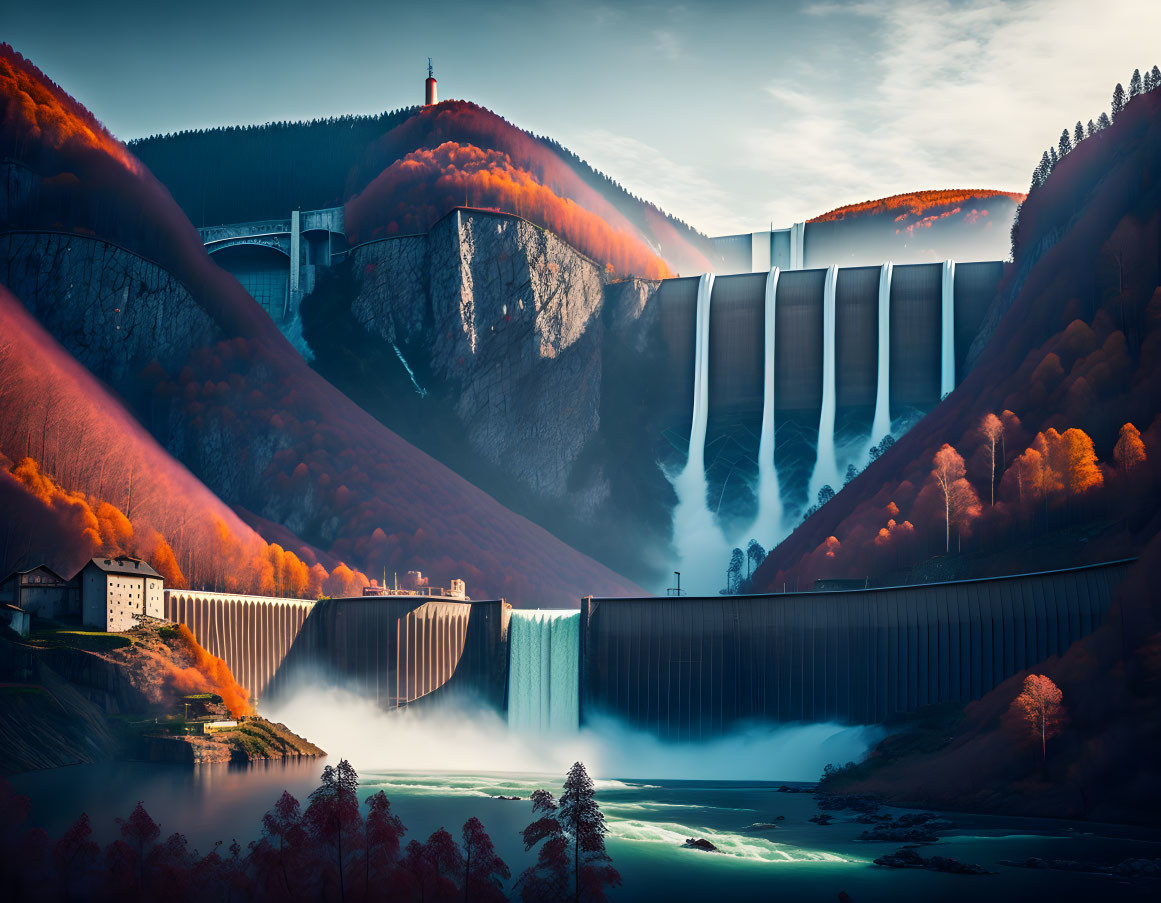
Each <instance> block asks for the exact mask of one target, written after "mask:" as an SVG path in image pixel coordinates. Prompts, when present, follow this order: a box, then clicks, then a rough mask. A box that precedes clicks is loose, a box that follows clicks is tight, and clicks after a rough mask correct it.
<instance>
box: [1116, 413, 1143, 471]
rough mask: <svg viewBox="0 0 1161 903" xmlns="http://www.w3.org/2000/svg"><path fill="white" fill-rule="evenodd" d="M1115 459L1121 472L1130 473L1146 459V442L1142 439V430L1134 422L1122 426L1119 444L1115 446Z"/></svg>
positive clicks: (1118, 437) (1118, 438) (1118, 439)
mask: <svg viewBox="0 0 1161 903" xmlns="http://www.w3.org/2000/svg"><path fill="white" fill-rule="evenodd" d="M1113 460H1114V461H1116V462H1117V468H1118V469H1119V470H1120V471H1121V473H1128V472H1129V471H1131V470H1132V469H1133V468H1134V467H1136V466H1137V465H1138V464H1142V463H1144V461H1145V443H1144V442H1143V441H1142V440H1141V431H1140V430H1139V429H1137V428H1136V427H1135V426H1133V424H1131V423H1126V424H1125V425H1124V426H1122V427H1121V432H1120V435H1119V436H1117V444H1116V445H1115V446H1114V447H1113Z"/></svg>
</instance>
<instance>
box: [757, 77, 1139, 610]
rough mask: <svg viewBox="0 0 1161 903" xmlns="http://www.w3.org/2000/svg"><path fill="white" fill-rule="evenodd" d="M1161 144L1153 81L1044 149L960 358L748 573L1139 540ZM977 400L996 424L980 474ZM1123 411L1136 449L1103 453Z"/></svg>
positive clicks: (888, 575)
mask: <svg viewBox="0 0 1161 903" xmlns="http://www.w3.org/2000/svg"><path fill="white" fill-rule="evenodd" d="M1159 154H1161V92H1159V91H1154V92H1151V93H1149V94H1146V95H1143V96H1141V97H1138V98H1137V99H1135V100H1133V101H1132V102H1131V103H1130V104H1129V105H1128V107H1127V108H1126V109H1125V111H1124V112H1123V113H1122V114H1121V115H1120V116H1118V118H1117V120H1116V122H1115V124H1114V125H1113V127H1112V128H1109V129H1106V130H1105V131H1102V132H1099V133H1097V134H1096V135H1094V136H1092V137H1090V138H1088V139H1086V140H1085V141H1083V142H1082V143H1081V144H1080V145H1079V146H1078V147H1077V148H1076V149H1074V150H1073V151H1072V152H1071V153H1070V154H1069V155H1068V156H1067V157H1065V158H1064V159H1063V160H1062V161H1061V162H1060V164H1059V165H1058V166H1057V167H1056V169H1055V170H1054V171H1053V173H1052V176H1051V177H1050V178H1049V180H1048V182H1047V183H1046V184H1045V185H1044V186H1043V187H1041V188H1039V189H1037V190H1036V191H1035V192H1034V193H1033V194H1032V195H1031V196H1030V197H1029V198H1028V200H1027V201H1026V202H1025V204H1024V206H1023V207H1022V208H1021V211H1020V220H1019V227H1018V230H1017V232H1016V239H1017V252H1016V259H1015V263H1014V265H1013V267H1012V268H1011V269H1010V271H1009V272H1008V275H1007V276H1006V277H1005V282H1004V283H1002V285H1001V288H1000V291H999V295H998V298H997V301H996V302H995V306H994V310H993V311H992V313H991V315H990V316H991V320H992V322H994V323H996V324H997V325H996V326H995V328H994V334H992V337H991V341H990V343H988V344H987V345H986V347H984V348H983V349H982V351H981V352H980V353H979V357H978V362H977V363H976V365H975V367H974V369H973V370H972V372H971V373H970V374H969V375H968V376H967V377H966V378H965V380H964V381H963V382H962V383H961V385H960V386H959V387H958V388H957V389H956V390H955V391H954V392H953V393H952V394H951V395H950V396H949V397H948V398H947V399H945V400H944V401H943V402H942V403H941V404H940V405H938V406H937V407H936V408H935V410H934V411H932V413H931V414H929V415H928V416H927V417H926V418H924V420H923V421H921V422H920V423H919V424H918V425H917V426H916V427H914V428H913V429H912V430H911V431H910V432H909V433H907V434H906V435H905V436H904V437H903V438H902V439H901V440H900V441H899V442H898V443H896V444H895V445H894V446H893V447H892V448H891V449H890V450H889V451H887V452H886V453H885V454H884V455H882V457H881V458H879V460H877V461H875V462H874V463H872V464H871V466H870V467H868V468H867V470H866V471H864V472H863V473H862V474H860V475H859V476H858V477H857V478H856V479H855V480H854V481H852V482H851V483H849V484H848V485H847V486H846V487H845V488H844V489H843V490H842V491H841V492H840V493H839V494H838V496H837V497H836V498H835V499H834V500H833V501H831V502H829V503H827V504H826V505H824V506H823V507H822V508H821V510H819V511H818V513H816V514H815V515H814V516H812V517H811V518H810V519H809V520H807V521H806V523H804V524H803V525H802V526H801V527H799V528H798V529H797V530H796V531H795V532H794V533H793V534H792V535H791V536H790V537H789V538H788V539H787V540H786V541H785V542H784V543H783V544H782V545H781V546H779V547H778V548H777V549H776V550H775V551H774V552H773V553H772V554H771V556H770V558H769V559H767V562H766V563H765V564H764V565H763V566H762V568H760V569H759V571H758V573H757V574H756V577H755V581H754V585H755V587H761V588H768V589H774V588H781V587H782V585H783V583H784V582H785V583H787V584H788V585H790V586H796V585H797V586H799V587H801V588H806V587H808V586H809V585H810V583H811V581H813V580H814V579H816V578H818V577H857V578H860V579H862V578H869V579H870V580H871V581H872V583H875V582H884V581H886V582H892V581H896V580H911V579H918V580H927V579H938V578H940V577H951V576H975V575H976V574H978V573H1004V572H1009V573H1010V572H1014V571H1029V570H1036V569H1038V568H1045V567H1053V566H1057V565H1060V566H1064V565H1068V564H1079V563H1082V562H1087V561H1096V560H1101V559H1102V558H1119V557H1124V556H1125V555H1126V554H1132V553H1134V552H1135V551H1137V550H1139V549H1141V548H1142V547H1143V546H1144V543H1145V542H1147V541H1148V538H1149V537H1150V536H1151V535H1152V533H1153V532H1155V531H1156V529H1157V526H1158V524H1157V516H1156V513H1157V501H1158V499H1157V495H1156V491H1157V490H1156V487H1157V485H1158V481H1157V474H1158V463H1159V462H1161V420H1159V419H1158V415H1159V413H1161V366H1159V365H1161V291H1159V290H1158V286H1159V285H1161V254H1159V253H1158V248H1159V247H1161V184H1159V182H1158V179H1157V171H1156V160H1157V158H1158V155H1159ZM988 414H992V415H995V416H996V417H997V418H998V419H999V420H1000V421H1001V425H1002V429H1001V431H1000V432H999V433H998V435H997V445H996V458H995V462H996V463H995V470H994V471H993V470H992V466H991V446H990V443H989V442H988V441H987V440H986V439H985V436H984V434H983V432H982V431H981V426H982V424H983V421H984V418H985V416H986V415H988ZM1126 424H1130V425H1132V426H1133V428H1134V429H1136V430H1138V431H1139V432H1140V434H1141V435H1142V437H1143V449H1144V451H1143V453H1144V454H1145V459H1144V460H1143V461H1140V462H1134V461H1128V460H1126V459H1124V458H1123V457H1122V455H1121V454H1119V453H1118V452H1117V451H1116V449H1117V447H1118V443H1119V442H1122V436H1123V432H1122V428H1123V427H1125V425H1126ZM1126 429H1127V428H1126ZM1126 441H1128V440H1126ZM945 443H947V444H948V445H950V446H951V447H952V454H953V455H956V456H958V457H960V458H962V459H963V463H962V464H961V465H960V466H961V468H962V470H963V473H962V474H960V480H961V481H962V482H959V481H956V480H955V479H954V478H953V480H952V482H953V483H954V485H955V490H954V491H953V492H952V493H951V495H952V499H951V502H952V504H951V517H950V518H949V519H950V521H951V523H950V524H947V523H945V521H946V520H948V518H945V505H944V499H943V496H942V493H941V491H940V490H939V486H938V483H937V481H936V480H935V478H934V476H933V468H934V467H935V466H936V461H935V459H936V454H937V452H939V450H940V449H941V447H942V446H943V445H944V444H945ZM1121 448H1122V450H1123V449H1124V446H1123V445H1122V446H1121ZM946 457H947V458H948V460H951V456H946ZM1100 462H1109V463H1108V464H1105V463H1100ZM1110 464H1111V465H1112V466H1110ZM1138 465H1139V466H1138ZM993 488H994V492H995V496H994V499H995V501H994V504H993V502H992V491H993ZM957 493H960V497H958V498H957V497H956V494H957ZM973 499H974V502H973ZM904 525H906V527H907V529H906V530H904V529H902V527H903V526H904ZM949 546H950V549H949V548H948V547H949ZM957 550H958V554H957Z"/></svg>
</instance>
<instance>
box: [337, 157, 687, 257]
mask: <svg viewBox="0 0 1161 903" xmlns="http://www.w3.org/2000/svg"><path fill="white" fill-rule="evenodd" d="M457 206H464V207H473V208H480V209H484V210H494V211H499V212H502V213H513V214H516V215H517V216H521V217H523V218H525V219H527V220H530V221H532V222H534V223H536V224H537V225H539V226H542V227H543V228H545V229H548V230H550V231H552V232H555V233H556V234H557V235H559V236H560V237H561V238H563V239H564V240H565V241H566V242H568V243H569V244H571V245H573V246H574V247H576V248H577V249H578V250H579V251H581V252H582V253H584V254H587V255H588V256H590V257H592V258H593V259H594V260H598V261H600V262H602V263H606V264H609V265H611V266H612V267H613V269H614V270H615V271H616V272H617V273H620V274H622V275H637V276H644V277H646V278H649V279H662V278H665V277H667V276H671V275H673V274H672V273H671V272H670V270H669V267H668V266H666V264H665V261H663V260H662V259H661V258H660V257H658V256H657V255H656V254H654V253H653V252H652V251H651V250H650V249H649V247H648V246H647V245H646V244H645V243H644V242H643V241H642V240H641V239H640V238H639V237H637V236H636V235H635V234H633V233H632V232H631V231H630V229H629V228H628V226H627V225H626V226H625V227H622V228H617V227H614V226H613V225H611V224H610V223H609V222H608V221H606V220H605V219H604V218H603V217H602V216H600V215H599V214H597V213H594V212H592V211H590V210H588V209H586V208H585V207H583V206H581V205H580V204H579V203H577V202H576V201H574V200H572V199H571V198H567V197H561V196H560V195H558V194H557V193H556V192H555V191H553V190H552V189H551V188H549V187H547V186H545V185H544V184H542V183H541V182H540V181H538V180H537V178H536V176H535V175H534V174H533V173H531V172H529V171H528V170H527V169H525V168H523V167H522V166H520V165H518V164H516V163H515V162H514V161H513V160H512V158H511V157H510V156H509V155H508V154H506V153H503V152H500V151H496V150H485V149H482V148H479V147H476V146H475V145H472V144H460V143H457V142H453V141H446V142H444V143H443V144H440V145H439V146H438V147H435V148H431V149H427V148H420V149H418V150H415V151H413V152H411V153H409V154H407V155H406V156H405V157H403V158H402V159H401V160H397V161H395V162H394V163H392V164H391V165H390V166H388V167H387V168H386V169H385V170H384V171H383V172H382V173H380V174H379V175H378V177H376V178H375V180H374V181H373V182H371V184H370V185H368V186H367V188H366V189H364V190H363V192H362V193H360V194H359V195H358V196H357V197H355V198H352V199H351V200H350V201H349V202H348V203H347V217H348V219H347V222H348V225H349V227H350V228H351V229H352V231H353V233H354V234H356V235H359V236H361V237H362V236H367V235H369V236H375V237H382V236H388V235H395V234H408V233H414V232H426V231H427V230H428V229H430V228H431V227H432V225H434V224H435V222H436V220H438V219H439V218H440V217H441V216H443V215H444V214H446V213H447V212H448V211H450V210H451V209H453V208H454V207H457Z"/></svg>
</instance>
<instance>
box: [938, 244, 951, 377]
mask: <svg viewBox="0 0 1161 903" xmlns="http://www.w3.org/2000/svg"><path fill="white" fill-rule="evenodd" d="M942 294H943V304H942V308H941V313H940V318H941V321H942V336H941V339H940V355H939V357H940V361H939V397H940V398H943V397H945V396H947V395H950V394H951V391H952V390H953V389H954V388H955V261H954V260H945V261H944V262H943V293H942Z"/></svg>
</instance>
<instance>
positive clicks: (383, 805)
mask: <svg viewBox="0 0 1161 903" xmlns="http://www.w3.org/2000/svg"><path fill="white" fill-rule="evenodd" d="M405 831H406V829H405V828H404V827H403V822H402V821H400V819H399V816H397V815H394V814H393V813H392V812H391V803H390V802H389V801H388V799H387V794H385V793H384V792H383V791H382V790H380V791H379V792H378V793H375V794H373V795H371V796H369V797H367V817H366V818H365V819H364V820H363V897H364V898H365V899H368V900H369V899H371V887H372V885H373V884H375V885H377V884H379V883H380V882H382V881H384V880H386V879H387V877H388V875H389V873H390V870H391V867H392V866H393V865H394V863H395V861H396V860H397V859H398V858H399V846H400V841H401V839H402V837H403V834H404V833H405Z"/></svg>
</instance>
